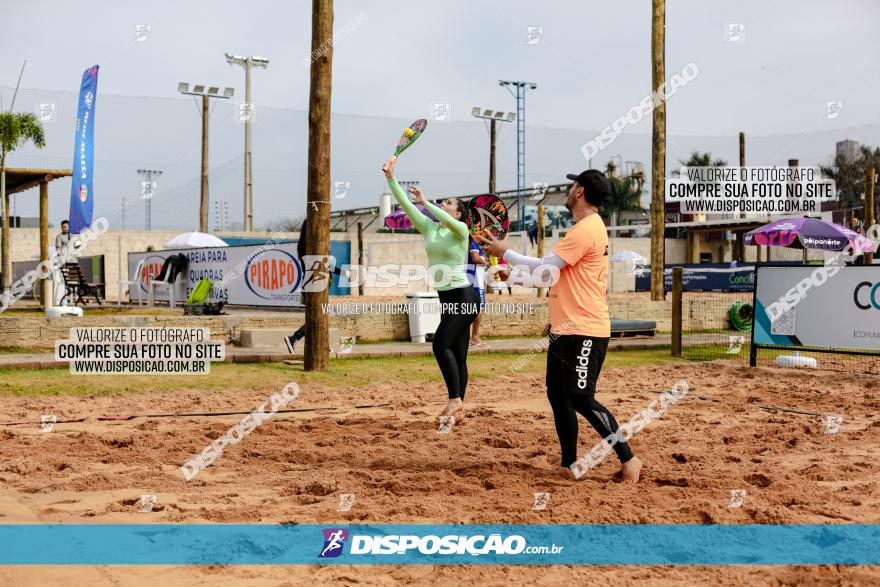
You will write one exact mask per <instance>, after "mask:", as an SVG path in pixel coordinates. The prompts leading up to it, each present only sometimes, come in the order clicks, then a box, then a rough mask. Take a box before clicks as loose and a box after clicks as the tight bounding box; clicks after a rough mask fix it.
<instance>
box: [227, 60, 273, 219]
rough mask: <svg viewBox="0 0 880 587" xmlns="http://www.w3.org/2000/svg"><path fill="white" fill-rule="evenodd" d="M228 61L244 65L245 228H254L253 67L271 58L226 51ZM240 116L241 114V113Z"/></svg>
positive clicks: (266, 65)
mask: <svg viewBox="0 0 880 587" xmlns="http://www.w3.org/2000/svg"><path fill="white" fill-rule="evenodd" d="M224 55H226V62H227V63H229V64H230V65H241V66H242V67H244V107H245V109H246V115H245V119H244V230H245V232H252V231H253V230H254V191H253V190H254V176H253V159H252V157H251V146H252V140H251V123H252V122H253V118H254V112H255V109H254V103H253V102H251V67H268V65H269V60H268V59H266V58H265V57H257V56H256V55H254V56H252V57H243V56H241V55H230V54H229V53H225V54H224ZM239 116H240V115H239Z"/></svg>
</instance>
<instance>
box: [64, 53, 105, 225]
mask: <svg viewBox="0 0 880 587" xmlns="http://www.w3.org/2000/svg"><path fill="white" fill-rule="evenodd" d="M97 94H98V66H97V65H95V66H92V67H90V68H88V69H87V70H85V71H84V72H83V76H82V83H81V84H80V89H79V107H78V108H77V111H76V137H75V140H74V148H73V177H72V181H71V182H70V234H79V233H80V232H82V230H83V229H84V228H87V227H89V226H90V225H91V224H92V212H93V210H94V207H95V194H94V192H93V190H92V179H93V172H94V162H95V142H94V137H95V102H96V98H97Z"/></svg>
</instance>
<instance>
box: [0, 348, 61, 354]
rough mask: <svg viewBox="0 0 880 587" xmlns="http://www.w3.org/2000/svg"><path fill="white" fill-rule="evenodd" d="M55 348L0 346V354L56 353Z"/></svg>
mask: <svg viewBox="0 0 880 587" xmlns="http://www.w3.org/2000/svg"><path fill="white" fill-rule="evenodd" d="M54 353H55V350H54V349H35V348H33V347H26V346H6V347H0V355H36V354H50V355H51V354H54Z"/></svg>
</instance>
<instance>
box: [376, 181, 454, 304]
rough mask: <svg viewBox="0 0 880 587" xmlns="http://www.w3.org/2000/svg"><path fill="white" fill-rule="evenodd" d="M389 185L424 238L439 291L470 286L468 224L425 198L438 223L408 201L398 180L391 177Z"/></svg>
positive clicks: (434, 281) (433, 276) (427, 207)
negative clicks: (467, 265)
mask: <svg viewBox="0 0 880 587" xmlns="http://www.w3.org/2000/svg"><path fill="white" fill-rule="evenodd" d="M388 185H389V186H390V187H391V193H392V194H394V198H395V199H396V200H397V202H398V203H399V204H400V207H401V208H403V211H404V212H405V213H406V216H407V218H409V220H410V222H412V224H413V226H414V227H415V228H416V230H418V231H419V232H420V233H421V234H422V236H424V237H425V252H426V253H427V254H428V266H429V267H428V270H429V271H430V273H431V279H432V285H434V287H435V288H436V289H437V291H448V290H450V289H457V288H459V287H464V286H465V285H470V282H469V281H468V278H467V273H466V269H467V268H466V267H465V263H466V262H467V261H466V259H467V254H468V240H469V237H470V235H469V233H468V228H467V224H465V223H464V222H462V221H460V220H456V219H455V218H453V217H452V216H450V215H449V214H447V213H446V211H445V210H443V209H442V208H438V207H437V206H435V205H434V204H432V203H431V202H428V201H426V202H425V208H426V209H427V210H428V211H429V212H430V213H431V214H433V215H434V218H436V219H437V220H439V221H440V224H438V223H436V222H434V221H433V220H431V219H430V218H428V217H427V216H425V215H424V214H422V213H421V211H419V209H418V208H416V205H415V204H413V203H412V202H410V201H409V197H407V195H406V192H404V191H403V188H401V187H400V184H398V183H397V179H395V178H393V177H392V178H391V179H389V180H388ZM444 225H445V226H444Z"/></svg>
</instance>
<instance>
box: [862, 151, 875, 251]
mask: <svg viewBox="0 0 880 587" xmlns="http://www.w3.org/2000/svg"><path fill="white" fill-rule="evenodd" d="M876 172H877V170H876V169H874V168H873V167H869V168H867V169H866V170H865V223H864V227H865V228H864V230H863V231H862V232H863V233H867V231H868V229H869V228H871V227H872V226H874V223H875V222H876V221H877V220H876V219H875V216H874V174H875V173H876ZM873 263H874V253H873V251H872V252H870V253H867V254H866V255H865V264H866V265H872V264H873Z"/></svg>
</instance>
